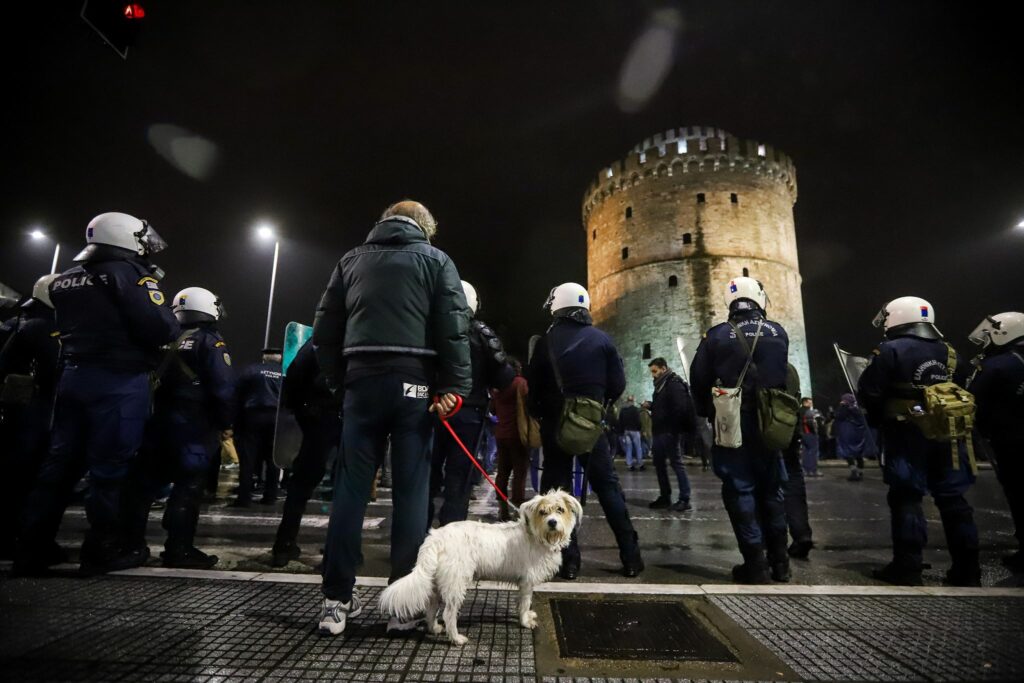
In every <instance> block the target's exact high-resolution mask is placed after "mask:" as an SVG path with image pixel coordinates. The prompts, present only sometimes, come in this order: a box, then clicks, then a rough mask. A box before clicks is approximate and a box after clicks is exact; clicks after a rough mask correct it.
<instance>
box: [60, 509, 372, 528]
mask: <svg viewBox="0 0 1024 683" xmlns="http://www.w3.org/2000/svg"><path fill="white" fill-rule="evenodd" d="M64 516H65V517H77V518H81V519H84V518H85V510H83V509H82V508H69V509H68V511H67V512H65V513H64ZM162 518H163V511H161V510H154V511H152V512H150V513H149V519H150V520H151V521H160V520H161V519H162ZM384 520H385V518H384V517H365V518H363V530H364V531H367V530H370V529H377V528H379V527H380V525H381V524H383V523H384ZM329 521H330V516H329V515H315V514H314V515H310V514H306V515H303V516H302V526H304V527H308V528H310V529H326V528H327V523H328V522H329ZM199 523H200V526H202V525H205V524H212V525H225V524H240V525H242V526H277V525H278V524H280V523H281V515H262V514H252V515H245V514H240V513H220V512H207V513H204V514H201V515H199Z"/></svg>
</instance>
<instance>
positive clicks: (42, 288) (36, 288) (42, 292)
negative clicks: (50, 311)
mask: <svg viewBox="0 0 1024 683" xmlns="http://www.w3.org/2000/svg"><path fill="white" fill-rule="evenodd" d="M58 277H60V275H57V274H53V275H44V276H42V277H41V278H39V279H38V280H36V283H35V284H34V285H32V298H33V299H35V300H36V301H38V302H39V303H41V304H43V305H45V306H49V307H50V308H53V301H51V300H50V285H51V284H52V283H53V281H54V280H56V279H57V278H58Z"/></svg>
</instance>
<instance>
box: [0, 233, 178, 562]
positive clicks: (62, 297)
mask: <svg viewBox="0 0 1024 683" xmlns="http://www.w3.org/2000/svg"><path fill="white" fill-rule="evenodd" d="M91 246H92V247H93V249H92V250H91V251H90V252H89V253H88V255H87V256H86V257H85V258H86V260H85V261H83V262H81V263H79V264H78V265H76V266H74V267H73V268H71V269H69V270H67V271H65V272H64V273H63V274H61V276H60V277H59V278H57V279H56V280H55V281H54V282H53V284H51V285H50V298H51V300H52V301H53V305H54V308H55V310H56V320H57V328H58V329H59V330H60V343H61V361H60V363H61V373H60V379H59V381H58V383H57V392H56V402H55V406H54V414H53V429H52V432H51V437H50V452H49V455H48V456H47V458H46V460H45V462H44V463H43V465H42V467H41V468H40V472H39V477H38V479H37V482H36V486H35V488H34V490H33V491H32V493H31V494H29V498H28V501H27V502H26V506H25V511H24V516H23V519H22V524H21V532H20V538H19V558H18V561H17V562H16V565H18V566H19V568H20V569H24V570H26V571H31V570H33V569H38V568H39V563H40V562H41V557H40V552H41V551H45V549H46V548H47V547H50V546H51V544H52V543H53V540H54V538H55V537H56V534H57V528H58V527H59V525H60V520H61V516H62V515H63V513H64V508H65V507H66V506H67V502H68V500H69V496H70V493H71V491H72V489H73V488H74V486H75V483H76V482H77V481H78V480H79V479H80V478H81V476H82V474H83V473H84V472H86V471H88V473H89V492H88V495H87V497H86V501H85V509H86V516H87V517H88V520H89V527H90V528H89V531H88V533H87V534H86V539H85V543H84V544H83V546H82V569H83V571H91V570H96V571H103V570H105V569H113V568H117V567H119V566H122V565H125V564H127V565H129V566H130V565H131V564H138V563H139V562H141V561H144V560H145V558H144V557H138V556H137V553H130V552H125V548H124V542H123V528H122V524H121V521H120V518H119V516H120V512H121V495H122V489H123V486H124V482H125V479H126V477H127V475H128V471H129V468H130V466H131V463H132V460H133V459H134V458H135V456H136V453H137V452H138V450H139V447H140V445H141V444H142V439H143V432H144V429H145V425H146V421H147V420H148V419H149V415H150V384H149V383H150V372H151V371H153V370H154V369H155V368H156V367H157V365H158V363H159V359H160V347H162V346H163V345H165V344H167V343H169V342H171V341H173V340H174V339H175V338H177V336H178V334H179V333H180V328H179V326H178V321H177V320H175V318H174V315H173V313H171V309H170V308H169V307H168V305H167V302H166V300H165V297H164V294H163V292H162V291H161V290H160V284H159V280H158V278H157V277H156V276H155V274H156V272H157V270H156V269H155V268H154V267H152V266H151V265H150V264H149V263H148V262H147V261H146V260H144V259H143V258H142V257H139V256H137V255H136V254H135V253H133V252H131V251H128V250H126V249H120V248H117V247H109V246H105V245H96V244H94V245H91Z"/></svg>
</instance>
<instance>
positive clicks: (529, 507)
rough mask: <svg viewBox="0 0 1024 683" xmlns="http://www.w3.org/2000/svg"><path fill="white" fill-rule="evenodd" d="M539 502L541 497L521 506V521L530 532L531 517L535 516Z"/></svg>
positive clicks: (535, 497)
mask: <svg viewBox="0 0 1024 683" xmlns="http://www.w3.org/2000/svg"><path fill="white" fill-rule="evenodd" d="M539 500H540V496H534V497H533V498H531V499H530V500H528V501H526V502H525V503H523V504H522V505H520V506H519V520H520V521H521V522H522V523H523V524H524V525H525V526H526V530H527V531H529V530H530V517H532V516H533V508H535V507H537V502H538V501H539Z"/></svg>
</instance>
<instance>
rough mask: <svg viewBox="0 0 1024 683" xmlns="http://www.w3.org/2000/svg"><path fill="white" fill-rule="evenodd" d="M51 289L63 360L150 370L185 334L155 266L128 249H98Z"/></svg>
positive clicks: (113, 367)
mask: <svg viewBox="0 0 1024 683" xmlns="http://www.w3.org/2000/svg"><path fill="white" fill-rule="evenodd" d="M96 246H97V248H96V249H95V250H93V251H92V254H91V255H90V257H89V259H88V260H87V261H84V262H82V263H79V264H78V265H76V266H74V267H73V268H70V269H69V270H66V271H64V272H63V273H62V274H61V275H60V277H58V278H57V279H56V280H54V281H53V283H52V284H51V285H50V299H51V301H53V307H54V309H55V310H56V316H57V329H58V330H60V343H61V362H62V363H64V364H65V365H88V366H94V367H104V368H109V369H111V370H122V371H125V372H147V371H150V370H153V369H154V368H156V366H157V364H158V363H159V362H160V356H161V354H160V347H161V346H163V345H165V344H168V343H170V342H172V341H174V340H175V339H177V337H178V335H179V334H180V333H181V329H180V327H179V326H178V321H177V320H176V319H175V318H174V314H173V313H172V312H171V309H170V308H169V307H168V306H167V302H166V301H165V297H164V294H163V292H162V291H160V283H159V282H158V281H157V279H156V278H155V277H153V274H152V272H151V270H150V266H149V264H148V263H147V262H146V261H145V260H143V259H142V258H141V257H139V256H138V255H136V254H134V253H132V252H130V251H128V250H127V249H119V248H118V247H108V246H105V245H96Z"/></svg>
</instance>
